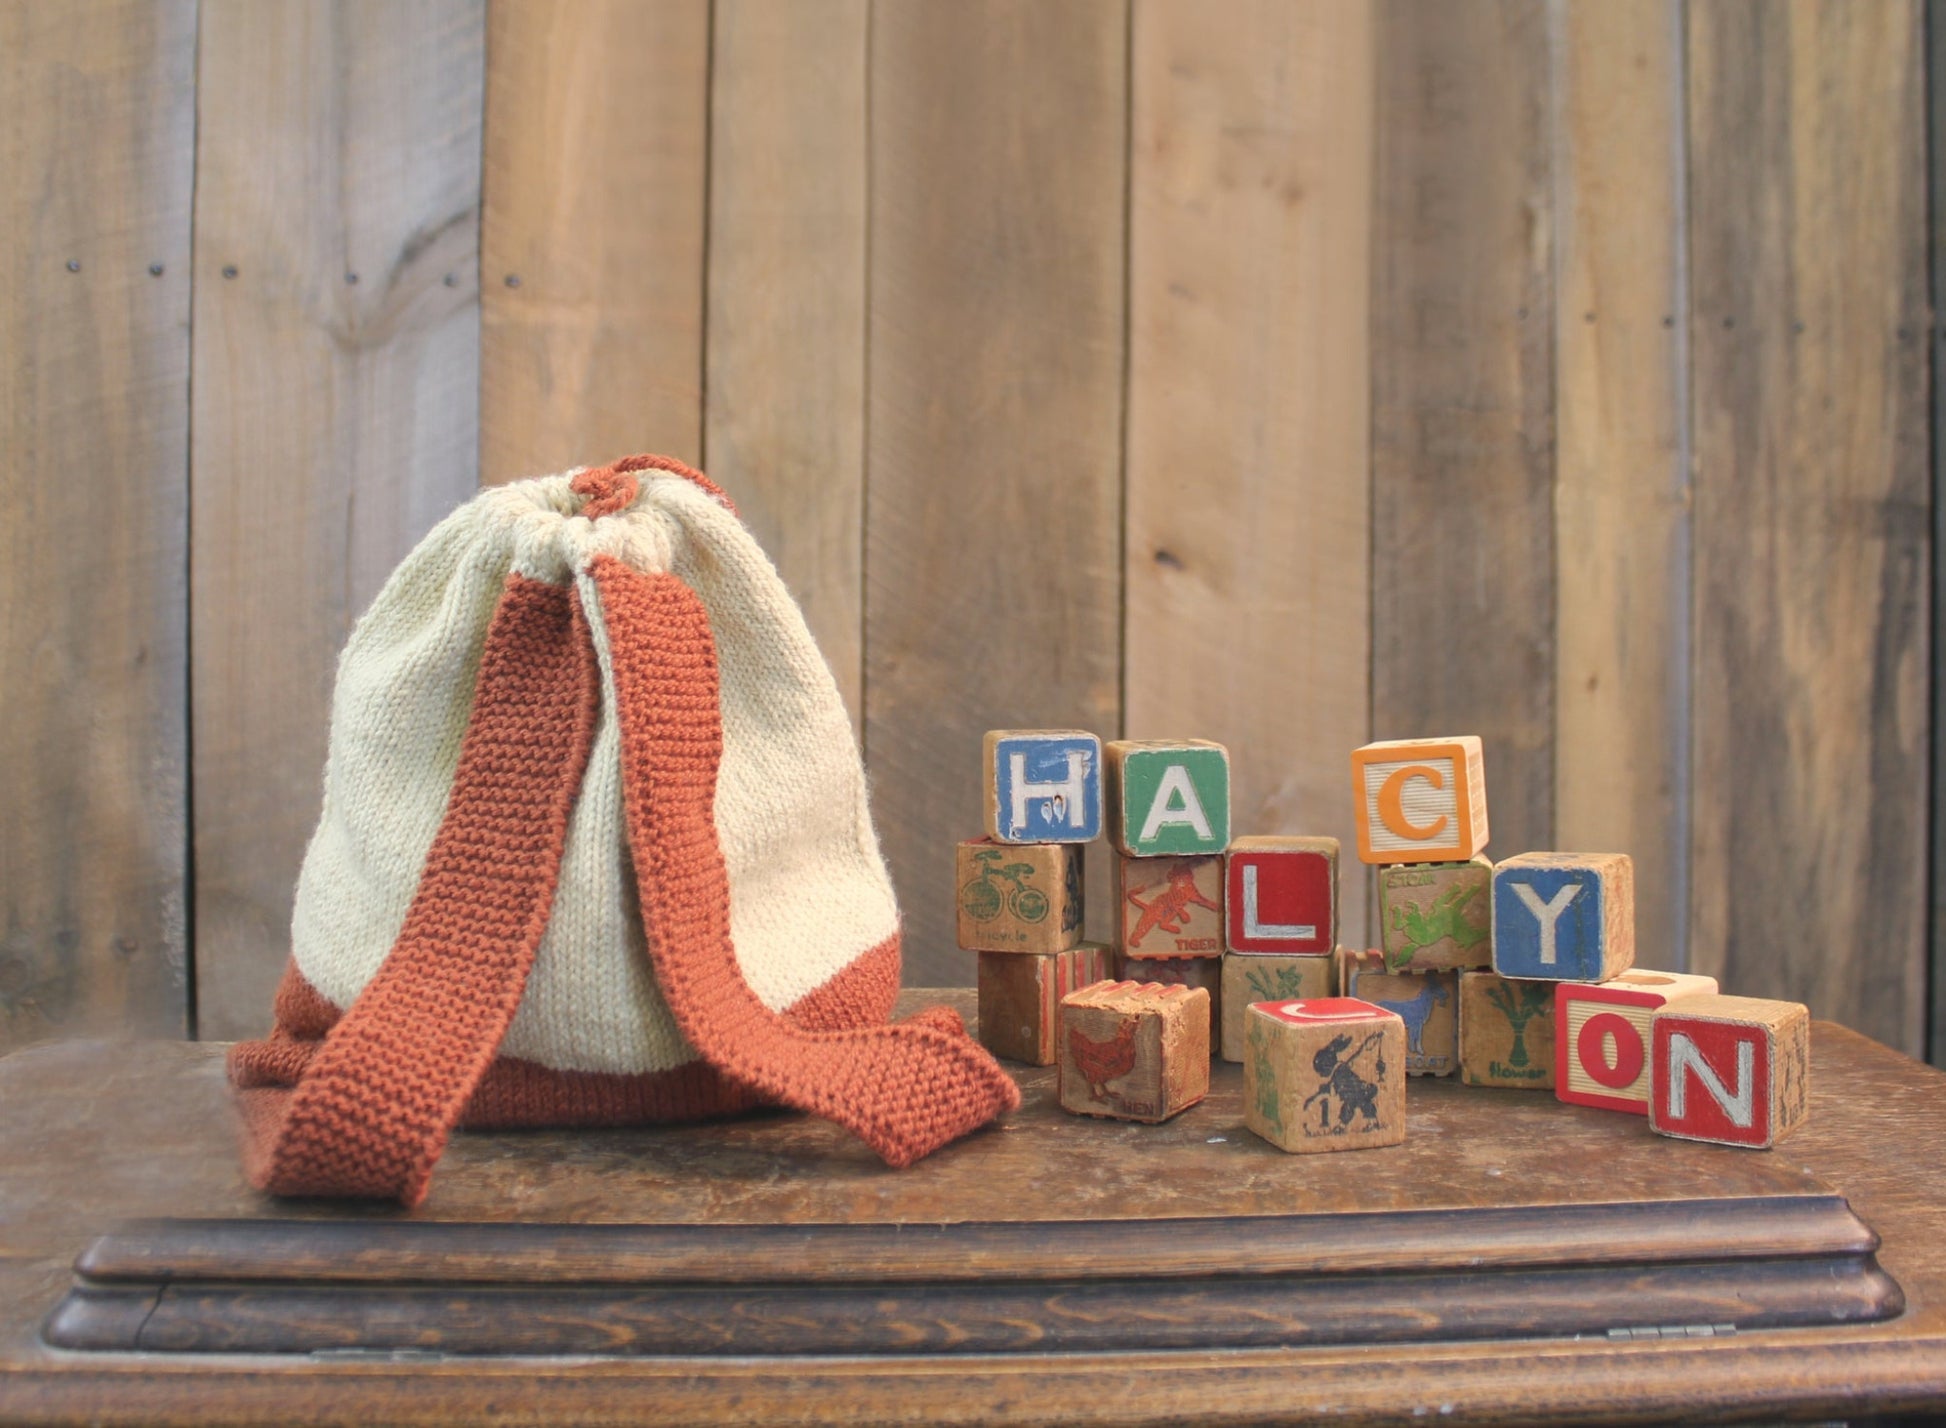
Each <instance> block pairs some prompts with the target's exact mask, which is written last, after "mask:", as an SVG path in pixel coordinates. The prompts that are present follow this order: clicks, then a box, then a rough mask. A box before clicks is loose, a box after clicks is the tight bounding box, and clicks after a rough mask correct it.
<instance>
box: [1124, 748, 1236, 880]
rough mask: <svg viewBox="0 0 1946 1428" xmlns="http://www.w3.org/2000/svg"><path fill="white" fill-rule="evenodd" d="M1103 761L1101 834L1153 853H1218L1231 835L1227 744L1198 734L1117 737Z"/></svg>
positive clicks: (1139, 852) (1131, 849)
mask: <svg viewBox="0 0 1946 1428" xmlns="http://www.w3.org/2000/svg"><path fill="white" fill-rule="evenodd" d="M1104 753H1105V755H1106V758H1107V761H1108V788H1107V800H1108V836H1109V838H1110V840H1111V841H1112V842H1113V843H1114V845H1115V848H1116V851H1118V852H1121V853H1126V854H1129V855H1131V856H1134V857H1141V858H1154V857H1159V856H1161V855H1163V854H1168V853H1178V854H1180V853H1220V852H1222V851H1223V850H1224V849H1225V848H1226V847H1228V846H1229V842H1230V752H1229V750H1228V749H1225V748H1224V747H1223V746H1222V745H1221V744H1213V743H1210V742H1209V741H1208V740H1205V739H1184V740H1179V741H1173V742H1172V741H1167V740H1161V739H1150V740H1139V739H1116V740H1113V741H1112V742H1110V743H1109V744H1108V745H1107V746H1106V749H1105V750H1104Z"/></svg>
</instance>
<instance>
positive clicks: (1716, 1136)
mask: <svg viewBox="0 0 1946 1428" xmlns="http://www.w3.org/2000/svg"><path fill="white" fill-rule="evenodd" d="M1649 1030H1650V1038H1649V1058H1650V1089H1649V1125H1650V1127H1651V1128H1652V1129H1654V1130H1656V1131H1658V1132H1660V1133H1661V1134H1663V1135H1668V1136H1676V1137H1678V1138H1680V1139H1683V1140H1707V1141H1713V1142H1715V1143H1716V1144H1718V1145H1741V1146H1749V1147H1752V1148H1754V1149H1758V1150H1768V1149H1770V1147H1772V1146H1773V1145H1775V1144H1777V1142H1778V1141H1780V1140H1782V1139H1783V1138H1784V1137H1785V1136H1787V1135H1789V1134H1790V1133H1791V1132H1792V1131H1794V1130H1796V1129H1797V1128H1798V1127H1799V1126H1801V1125H1802V1124H1804V1121H1805V1118H1806V1116H1807V1115H1808V1114H1809V1107H1810V1079H1811V1014H1810V1012H1809V1010H1808V1009H1806V1008H1805V1007H1804V1006H1803V1005H1802V1004H1801V1003H1799V1002H1773V1001H1765V1000H1763V999H1761V998H1758V997H1722V996H1703V997H1685V998H1683V999H1682V1000H1681V1001H1679V1002H1671V1003H1670V1004H1669V1005H1668V1006H1666V1007H1663V1008H1661V1009H1660V1010H1659V1011H1657V1012H1656V1013H1655V1014H1654V1016H1653V1017H1652V1018H1651V1020H1650V1023H1649Z"/></svg>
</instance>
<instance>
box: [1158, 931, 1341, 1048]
mask: <svg viewBox="0 0 1946 1428" xmlns="http://www.w3.org/2000/svg"><path fill="white" fill-rule="evenodd" d="M1142 965H1147V964H1142ZM1337 992H1338V964H1337V959H1336V958H1333V957H1267V956H1264V955H1263V954H1261V953H1250V954H1247V955H1238V954H1237V953H1234V952H1231V953H1226V954H1225V955H1224V958H1223V995H1222V996H1220V997H1218V998H1217V1002H1216V1019H1217V1024H1218V1025H1219V1026H1221V1027H1222V1028H1223V1035H1222V1037H1221V1038H1220V1044H1221V1046H1222V1052H1223V1059H1224V1060H1225V1061H1241V1060H1243V1009H1244V1008H1245V1007H1247V1006H1249V1005H1250V1003H1252V1002H1288V1001H1298V1000H1302V999H1308V998H1314V997H1330V996H1336V995H1337Z"/></svg>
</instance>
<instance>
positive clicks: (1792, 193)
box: [1688, 0, 1931, 1051]
mask: <svg viewBox="0 0 1946 1428" xmlns="http://www.w3.org/2000/svg"><path fill="white" fill-rule="evenodd" d="M1920 19H1921V16H1920V12H1919V8H1918V6H1917V5H1916V4H1883V5H1867V6H1857V5H1849V4H1844V3H1839V0H1832V3H1795V4H1792V5H1790V6H1777V5H1768V4H1762V3H1738V4H1711V5H1697V6H1691V7H1690V10H1689V68H1688V73H1689V116H1690V164H1691V169H1690V186H1689V200H1690V249H1691V254H1692V262H1693V265H1694V266H1693V277H1694V294H1695V302H1694V320H1693V324H1692V334H1693V336H1692V341H1693V344H1694V359H1695V396H1694V401H1695V444H1696V458H1695V459H1696V469H1695V482H1696V536H1695V540H1696V613H1695V628H1696V635H1695V642H1696V643H1695V671H1696V674H1695V697H1694V759H1693V763H1694V777H1695V826H1694V835H1693V840H1692V866H1693V870H1694V874H1693V876H1694V895H1693V897H1692V900H1691V914H1690V916H1691V943H1690V950H1691V956H1690V963H1691V966H1692V968H1693V970H1695V971H1699V972H1706V973H1709V974H1710V975H1712V976H1715V977H1717V978H1718V979H1719V980H1720V981H1721V982H1722V984H1723V986H1724V989H1725V990H1726V991H1732V992H1737V993H1740V994H1747V995H1750V996H1759V997H1781V998H1785V999H1788V1000H1794V1001H1803V1002H1807V1003H1809V1004H1810V1006H1811V1008H1812V1010H1813V1012H1814V1014H1816V1015H1818V1016H1825V1017H1834V1018H1837V1019H1838V1020H1841V1021H1844V1022H1846V1023H1847V1024H1848V1025H1852V1026H1855V1027H1857V1028H1858V1029H1859V1030H1861V1031H1864V1032H1866V1033H1867V1034H1869V1035H1872V1036H1875V1037H1877V1038H1879V1039H1880V1040H1883V1041H1886V1042H1888V1043H1890V1044H1892V1045H1894V1046H1899V1047H1904V1048H1906V1049H1908V1050H1912V1051H1917V1050H1919V1049H1920V1047H1921V1044H1922V1036H1923V1030H1924V1007H1925V1003H1924V986H1925V955H1926V951H1925V941H1924V939H1925V919H1926V900H1927V894H1926V886H1925V879H1926V866H1925V856H1924V848H1925V837H1926V817H1927V811H1926V805H1925V790H1926V788H1927V783H1928V769H1927V748H1926V743H1927V734H1926V718H1927V711H1926V695H1927V664H1926V661H1927V642H1928V635H1929V630H1928V623H1927V600H1928V597H1929V579H1930V569H1929V549H1928V536H1929V528H1930V520H1931V511H1930V507H1929V499H1930V492H1929V487H1930V480H1929V472H1928V470H1927V430H1926V416H1927V403H1926V394H1927V387H1926V382H1927V362H1926V355H1927V345H1928V344H1927V342H1926V324H1927V317H1928V310H1927V303H1928V298H1927V287H1926V250H1925V174H1924V163H1925V151H1924V142H1925V129H1924V116H1923V91H1922V87H1921V75H1920V56H1921V34H1920Z"/></svg>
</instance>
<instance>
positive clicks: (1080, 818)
mask: <svg viewBox="0 0 1946 1428" xmlns="http://www.w3.org/2000/svg"><path fill="white" fill-rule="evenodd" d="M980 754H981V760H982V763H983V766H984V769H985V777H984V779H983V781H982V783H983V787H984V789H985V798H986V816H987V836H988V837H989V838H992V839H994V840H995V841H996V842H1000V843H1088V842H1092V841H1093V840H1094V839H1096V838H1099V837H1100V836H1101V740H1100V739H1098V738H1096V737H1095V736H1094V735H1093V734H1090V733H1088V732H1087V731H1086V730H1085V729H991V730H988V732H987V736H986V739H985V740H984V741H983V742H982V744H981V749H980Z"/></svg>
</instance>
